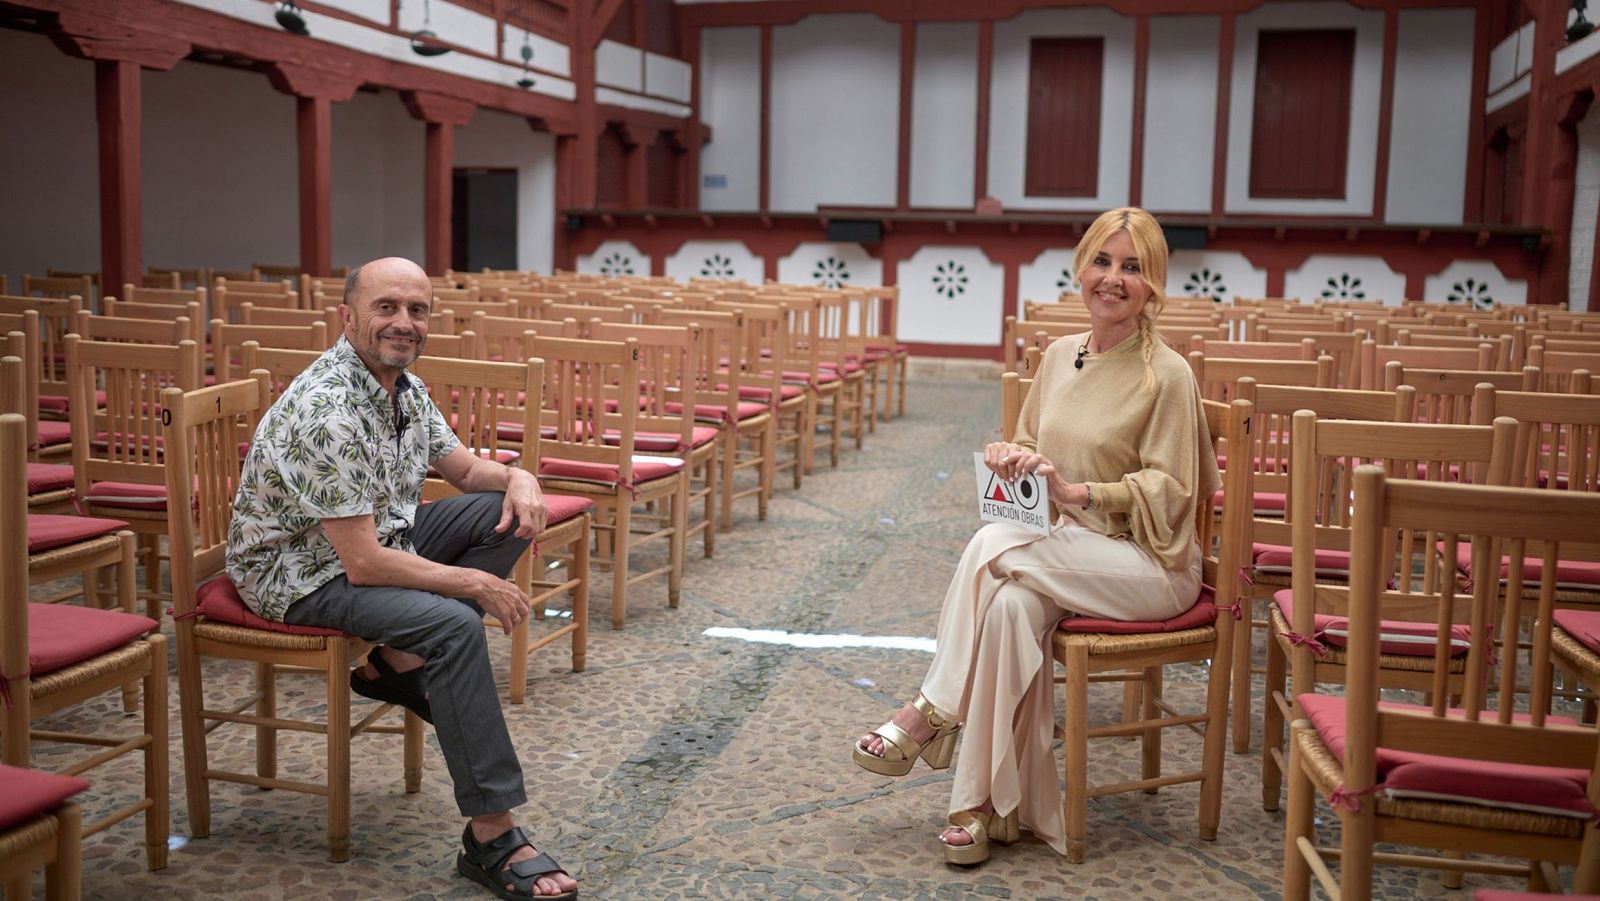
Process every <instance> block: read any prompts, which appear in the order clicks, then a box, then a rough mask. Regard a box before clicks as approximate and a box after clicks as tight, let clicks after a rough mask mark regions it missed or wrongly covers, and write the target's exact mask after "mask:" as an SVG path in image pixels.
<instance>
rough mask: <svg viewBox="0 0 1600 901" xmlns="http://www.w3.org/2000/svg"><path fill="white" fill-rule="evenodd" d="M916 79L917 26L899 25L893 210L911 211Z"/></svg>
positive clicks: (910, 23)
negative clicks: (896, 139) (897, 126)
mask: <svg viewBox="0 0 1600 901" xmlns="http://www.w3.org/2000/svg"><path fill="white" fill-rule="evenodd" d="M916 79H917V25H916V23H915V22H901V23H900V133H899V138H898V143H897V145H896V150H897V154H896V158H897V159H898V162H897V163H896V170H895V172H896V179H895V191H894V205H895V209H899V210H908V209H910V208H911V140H912V137H911V103H912V99H913V97H914V95H915V91H916Z"/></svg>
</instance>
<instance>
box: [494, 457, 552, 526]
mask: <svg viewBox="0 0 1600 901" xmlns="http://www.w3.org/2000/svg"><path fill="white" fill-rule="evenodd" d="M549 515H550V508H549V507H548V506H547V505H546V504H545V502H544V494H543V492H541V491H540V490H539V480H538V479H535V478H534V477H533V476H531V475H528V473H526V472H524V471H523V470H520V469H512V470H511V472H510V476H509V478H508V481H507V483H506V497H505V500H504V501H503V502H502V503H501V505H500V521H499V522H498V523H496V524H495V527H494V530H495V531H496V532H504V531H505V530H506V529H508V528H510V527H511V523H512V521H513V520H515V522H516V524H517V531H516V533H515V534H516V536H517V537H518V538H532V537H533V536H535V535H537V534H539V533H540V532H543V531H544V526H545V521H546V519H548V517H549Z"/></svg>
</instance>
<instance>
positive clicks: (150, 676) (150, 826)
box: [144, 634, 172, 870]
mask: <svg viewBox="0 0 1600 901" xmlns="http://www.w3.org/2000/svg"><path fill="white" fill-rule="evenodd" d="M145 641H147V642H148V643H149V644H150V671H149V672H148V673H147V674H146V675H145V678H144V729H145V734H146V735H147V736H148V737H149V740H150V743H149V744H147V745H145V749H144V796H145V797H146V798H149V799H150V809H149V810H147V811H145V812H144V853H145V860H146V862H147V863H148V865H149V867H150V869H152V870H161V869H165V868H166V866H167V833H168V831H169V830H170V829H171V826H172V823H171V808H170V801H169V799H168V784H169V782H170V780H169V778H168V775H167V639H166V638H165V637H164V636H162V635H159V634H158V635H152V636H150V637H149V638H147V639H145Z"/></svg>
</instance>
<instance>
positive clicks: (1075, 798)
mask: <svg viewBox="0 0 1600 901" xmlns="http://www.w3.org/2000/svg"><path fill="white" fill-rule="evenodd" d="M1068 654H1069V659H1068V660H1067V661H1066V671H1067V681H1066V685H1065V692H1064V695H1065V702H1064V708H1065V710H1064V717H1063V722H1064V724H1065V725H1064V729H1063V733H1062V738H1061V752H1062V753H1061V756H1062V767H1063V770H1064V771H1065V775H1066V777H1067V786H1066V789H1065V790H1064V792H1063V799H1062V804H1063V807H1064V808H1065V813H1066V821H1067V861H1068V862H1070V863H1083V851H1084V838H1085V836H1086V834H1087V832H1088V807H1089V786H1088V778H1089V654H1088V652H1087V651H1085V650H1084V649H1082V648H1072V649H1071V650H1070V651H1069V652H1068Z"/></svg>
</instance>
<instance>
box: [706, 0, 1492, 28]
mask: <svg viewBox="0 0 1600 901" xmlns="http://www.w3.org/2000/svg"><path fill="white" fill-rule="evenodd" d="M1393 2H1396V0H1356V2H1354V3H1353V5H1355V6H1359V7H1368V6H1373V5H1375V4H1388V3H1393ZM1475 2H1476V0H1398V4H1399V5H1400V6H1401V7H1405V8H1428V9H1437V8H1442V7H1462V6H1472V5H1474V3H1475ZM1068 5H1070V6H1089V5H1093V6H1103V7H1107V8H1109V9H1111V10H1112V11H1113V12H1116V13H1118V14H1119V15H1123V16H1127V17H1129V18H1132V17H1134V16H1140V15H1149V16H1162V15H1201V14H1210V15H1217V14H1234V13H1245V12H1249V11H1250V10H1252V9H1254V8H1255V7H1257V6H1260V5H1261V0H1105V2H1094V3H1090V2H1086V0H1077V2H1073V3H1063V2H1061V0H983V2H982V3H974V2H972V0H915V2H909V0H788V2H784V3H750V2H740V0H734V2H721V3H695V4H690V5H685V6H679V7H678V8H677V14H678V16H679V17H680V18H683V19H686V20H687V21H688V22H689V23H690V24H691V25H693V26H694V27H699V28H710V27H726V26H735V25H746V26H754V25H793V24H794V23H796V22H798V21H800V20H801V19H803V18H805V17H807V16H813V15H822V14H827V13H866V14H869V15H876V16H878V17H879V18H881V19H884V20H885V21H889V22H905V21H920V22H940V21H944V22H972V21H1003V20H1005V19H1010V18H1012V17H1014V16H1016V15H1017V14H1018V13H1020V12H1023V11H1024V10H1029V9H1039V8H1046V7H1060V6H1068Z"/></svg>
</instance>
